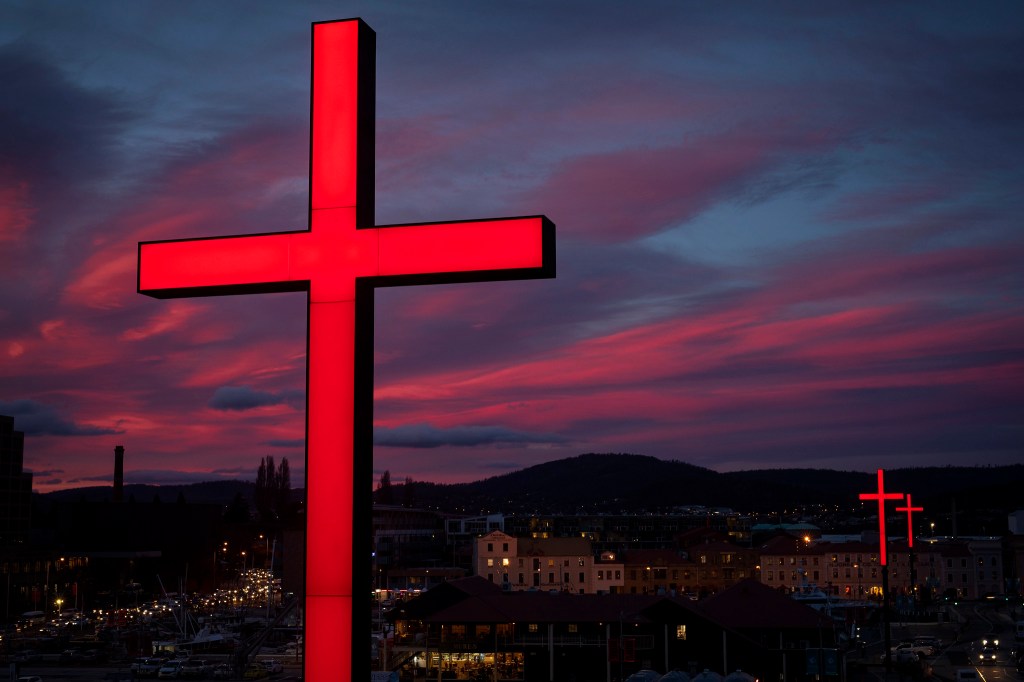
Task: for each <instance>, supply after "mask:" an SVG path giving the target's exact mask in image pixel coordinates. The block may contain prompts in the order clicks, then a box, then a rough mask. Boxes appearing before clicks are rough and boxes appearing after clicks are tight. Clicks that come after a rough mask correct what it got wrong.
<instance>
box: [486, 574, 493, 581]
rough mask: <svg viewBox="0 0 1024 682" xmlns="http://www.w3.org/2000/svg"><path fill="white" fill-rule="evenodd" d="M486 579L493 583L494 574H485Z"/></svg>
mask: <svg viewBox="0 0 1024 682" xmlns="http://www.w3.org/2000/svg"><path fill="white" fill-rule="evenodd" d="M487 579H488V580H490V581H491V582H492V583H493V582H494V574H493V573H488V574H487Z"/></svg>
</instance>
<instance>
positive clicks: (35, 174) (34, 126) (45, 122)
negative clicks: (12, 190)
mask: <svg viewBox="0 0 1024 682" xmlns="http://www.w3.org/2000/svg"><path fill="white" fill-rule="evenodd" d="M0 82H2V83H3V84H4V104H3V106H0V168H3V167H5V166H6V167H8V168H17V169H18V175H19V176H20V178H21V179H22V180H28V181H30V182H33V183H37V182H45V183H52V184H53V185H54V186H59V185H62V184H63V181H64V180H65V179H66V178H69V177H72V176H76V180H75V183H76V184H78V183H81V181H82V178H81V177H78V176H79V174H82V173H84V174H85V176H84V177H86V178H88V177H89V175H90V174H92V173H95V172H96V171H97V169H98V168H101V167H103V166H104V165H105V164H106V162H107V161H108V160H109V158H110V155H111V150H112V147H113V143H114V141H115V139H116V135H117V133H118V132H119V131H120V130H121V129H122V127H123V125H124V124H125V123H126V122H127V121H128V120H130V119H131V118H132V115H131V114H130V113H129V111H128V109H127V108H126V107H125V106H123V104H121V103H120V102H118V101H117V99H116V98H115V97H114V96H113V95H112V94H110V93H102V92H96V91H92V90H88V89H86V88H83V87H82V86H80V85H78V84H76V83H74V82H72V81H71V80H70V79H69V78H68V77H67V76H66V75H65V74H64V73H63V72H62V71H60V70H59V69H57V68H56V67H54V66H53V65H52V64H50V63H49V62H48V61H47V60H46V58H45V57H44V56H43V55H42V54H41V53H40V52H39V51H37V50H36V49H33V48H30V47H28V46H25V45H22V44H12V45H6V46H2V47H0Z"/></svg>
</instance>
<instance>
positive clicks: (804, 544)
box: [760, 535, 1005, 600]
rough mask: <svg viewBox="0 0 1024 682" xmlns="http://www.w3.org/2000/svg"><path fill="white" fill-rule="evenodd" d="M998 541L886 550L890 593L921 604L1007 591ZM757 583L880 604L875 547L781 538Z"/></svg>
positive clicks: (768, 546)
mask: <svg viewBox="0 0 1024 682" xmlns="http://www.w3.org/2000/svg"><path fill="white" fill-rule="evenodd" d="M1003 554H1004V551H1003V544H1002V541H1001V539H1000V538H980V537H973V538H957V539H951V538H927V539H920V538H919V539H918V541H917V542H916V543H915V545H914V548H913V551H912V552H911V550H910V548H909V547H908V546H907V543H906V541H905V540H890V541H889V544H888V552H887V555H888V564H889V592H890V594H892V595H915V596H916V597H917V598H919V599H922V600H928V599H931V598H935V597H939V596H949V597H954V598H962V599H979V598H981V597H983V596H985V595H986V594H1000V593H1002V592H1003V586H1004V585H1005V578H1004V571H1003V566H1002V557H1003ZM760 560H761V569H760V577H761V582H762V583H763V584H764V585H766V586H768V587H772V588H776V589H778V590H781V591H784V592H790V593H792V592H798V591H800V590H801V589H803V588H805V587H807V586H815V587H817V588H819V589H821V590H822V591H824V592H825V593H826V594H829V595H831V596H837V597H841V598H845V599H881V598H882V566H881V563H880V561H879V546H878V543H877V541H876V542H864V541H842V542H827V541H818V542H816V541H813V540H811V539H807V538H798V537H793V536H790V535H779V536H776V537H774V538H772V539H771V540H769V541H767V542H766V543H765V544H763V545H762V546H761V547H760Z"/></svg>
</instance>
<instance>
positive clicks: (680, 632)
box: [676, 625, 686, 639]
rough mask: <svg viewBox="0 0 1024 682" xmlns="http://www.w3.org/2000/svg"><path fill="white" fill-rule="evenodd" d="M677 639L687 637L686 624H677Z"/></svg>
mask: <svg viewBox="0 0 1024 682" xmlns="http://www.w3.org/2000/svg"><path fill="white" fill-rule="evenodd" d="M676 639H686V626H685V625H677V626H676Z"/></svg>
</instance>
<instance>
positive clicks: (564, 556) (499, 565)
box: [473, 531, 623, 594]
mask: <svg viewBox="0 0 1024 682" xmlns="http://www.w3.org/2000/svg"><path fill="white" fill-rule="evenodd" d="M473 564H474V567H475V572H476V575H479V576H481V577H483V578H486V579H487V580H488V581H490V582H491V583H494V584H495V585H500V586H501V587H503V588H504V589H506V590H511V591H523V590H557V591H560V592H573V593H577V594H596V593H598V592H604V591H607V592H611V591H617V589H618V588H621V587H622V578H621V576H622V569H623V567H622V564H621V563H616V562H615V561H614V558H613V556H612V555H604V557H603V558H595V557H594V554H593V548H592V546H591V543H590V541H589V540H586V539H585V538H516V537H513V536H511V535H507V534H505V533H502V532H501V531H493V532H491V533H488V534H487V535H485V536H483V537H481V538H478V539H477V541H476V547H475V552H474V561H473Z"/></svg>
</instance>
